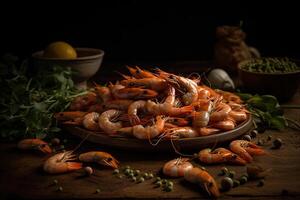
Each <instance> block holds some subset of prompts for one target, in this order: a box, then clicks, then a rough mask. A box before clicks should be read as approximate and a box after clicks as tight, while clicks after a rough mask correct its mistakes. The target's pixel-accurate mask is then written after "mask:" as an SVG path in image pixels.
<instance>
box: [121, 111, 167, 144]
mask: <svg viewBox="0 0 300 200" xmlns="http://www.w3.org/2000/svg"><path fill="white" fill-rule="evenodd" d="M165 121H166V118H162V117H161V116H160V115H158V116H156V122H155V124H153V125H152V126H146V127H144V126H143V125H141V124H139V125H135V126H132V127H125V128H121V129H119V130H118V132H119V133H122V134H128V135H133V136H135V137H136V138H138V139H143V140H145V139H151V138H155V137H156V136H158V135H160V134H161V133H162V131H163V130H164V126H165Z"/></svg>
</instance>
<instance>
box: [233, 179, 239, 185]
mask: <svg viewBox="0 0 300 200" xmlns="http://www.w3.org/2000/svg"><path fill="white" fill-rule="evenodd" d="M239 185H240V181H238V180H236V179H234V180H233V187H237V186H239Z"/></svg>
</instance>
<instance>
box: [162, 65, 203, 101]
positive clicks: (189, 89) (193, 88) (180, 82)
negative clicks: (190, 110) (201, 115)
mask: <svg viewBox="0 0 300 200" xmlns="http://www.w3.org/2000/svg"><path fill="white" fill-rule="evenodd" d="M157 71H158V73H159V77H161V78H163V79H165V80H166V81H167V82H168V83H170V84H171V85H173V86H174V87H176V88H177V90H179V91H182V90H183V91H182V92H183V93H184V94H183V95H182V100H183V103H184V104H185V105H190V104H192V103H193V102H196V101H197V100H198V91H197V84H196V83H195V81H193V80H191V79H188V78H184V77H182V76H176V75H174V74H169V73H167V72H164V71H162V70H157Z"/></svg>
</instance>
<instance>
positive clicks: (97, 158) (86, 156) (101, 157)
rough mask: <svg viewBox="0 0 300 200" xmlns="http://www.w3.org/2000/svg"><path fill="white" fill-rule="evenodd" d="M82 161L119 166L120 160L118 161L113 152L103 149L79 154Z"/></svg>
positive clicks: (113, 166)
mask: <svg viewBox="0 0 300 200" xmlns="http://www.w3.org/2000/svg"><path fill="white" fill-rule="evenodd" d="M79 160H80V161H81V162H96V163H98V164H100V165H105V166H109V167H112V168H118V165H119V161H117V160H116V159H115V158H114V157H113V156H112V155H111V154H109V153H106V152H103V151H90V152H87V153H82V154H80V155H79Z"/></svg>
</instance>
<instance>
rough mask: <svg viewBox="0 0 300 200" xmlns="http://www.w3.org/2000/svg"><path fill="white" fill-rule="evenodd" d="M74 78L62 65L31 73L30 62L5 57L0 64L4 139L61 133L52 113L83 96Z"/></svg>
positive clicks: (0, 123)
mask: <svg viewBox="0 0 300 200" xmlns="http://www.w3.org/2000/svg"><path fill="white" fill-rule="evenodd" d="M31 71H33V70H31ZM71 75H72V72H71V69H70V68H62V67H59V66H53V68H42V69H40V70H37V71H36V72H30V70H29V66H28V61H23V62H20V61H18V59H17V58H16V57H14V56H11V55H6V56H4V57H3V58H2V61H1V62H0V76H1V80H0V88H1V96H0V134H1V137H2V138H9V139H16V138H23V137H36V138H45V137H46V136H50V135H51V134H53V133H56V132H59V131H60V129H59V128H58V127H57V126H56V123H55V121H54V120H53V114H54V113H55V112H60V111H64V110H65V109H66V108H68V106H69V104H70V102H71V100H72V99H73V98H74V97H76V96H78V95H81V94H82V93H84V91H78V90H76V89H75V87H74V84H73V81H72V78H71Z"/></svg>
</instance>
